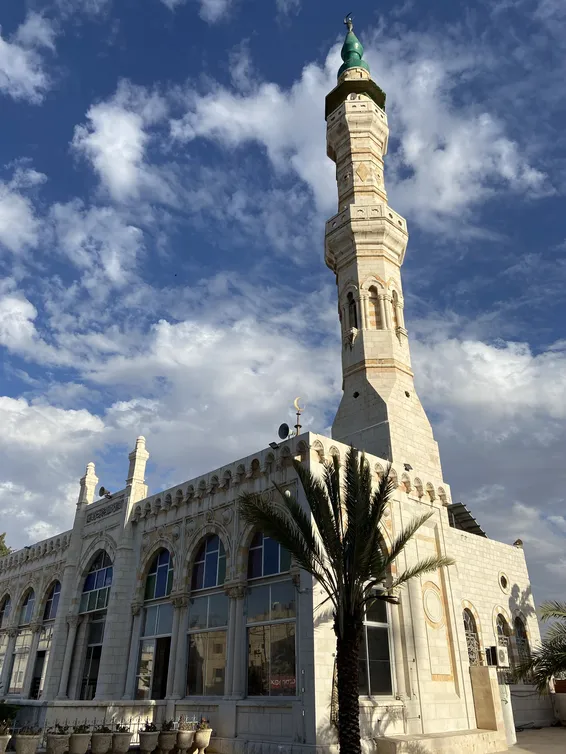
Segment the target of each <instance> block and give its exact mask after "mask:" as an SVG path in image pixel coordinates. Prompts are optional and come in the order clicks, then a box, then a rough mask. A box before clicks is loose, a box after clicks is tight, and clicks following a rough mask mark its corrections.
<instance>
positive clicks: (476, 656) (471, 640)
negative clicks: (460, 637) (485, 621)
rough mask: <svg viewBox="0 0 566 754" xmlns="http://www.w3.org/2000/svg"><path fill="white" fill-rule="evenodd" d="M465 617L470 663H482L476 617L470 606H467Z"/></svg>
mask: <svg viewBox="0 0 566 754" xmlns="http://www.w3.org/2000/svg"><path fill="white" fill-rule="evenodd" d="M463 618H464V631H465V633H466V644H467V646H468V660H469V662H470V665H481V664H482V663H481V654H480V640H479V636H478V629H477V626H476V619H475V618H474V616H473V614H472V611H471V610H469V609H468V608H465V610H464V614H463Z"/></svg>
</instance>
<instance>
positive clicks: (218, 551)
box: [191, 534, 226, 589]
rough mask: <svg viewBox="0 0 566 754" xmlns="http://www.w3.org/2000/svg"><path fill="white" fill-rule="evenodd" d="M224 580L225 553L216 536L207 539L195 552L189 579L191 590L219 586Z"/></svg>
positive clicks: (212, 535)
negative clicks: (191, 573)
mask: <svg viewBox="0 0 566 754" xmlns="http://www.w3.org/2000/svg"><path fill="white" fill-rule="evenodd" d="M225 580H226V553H225V552H224V545H223V544H222V540H221V539H220V537H219V536H217V535H216V534H211V535H210V536H209V537H207V538H206V539H205V540H204V542H203V543H202V545H201V546H200V547H199V550H198V552H197V555H196V558H195V563H194V566H193V575H192V579H191V588H192V589H209V588H211V587H213V586H221V585H222V584H223V583H224V581H225Z"/></svg>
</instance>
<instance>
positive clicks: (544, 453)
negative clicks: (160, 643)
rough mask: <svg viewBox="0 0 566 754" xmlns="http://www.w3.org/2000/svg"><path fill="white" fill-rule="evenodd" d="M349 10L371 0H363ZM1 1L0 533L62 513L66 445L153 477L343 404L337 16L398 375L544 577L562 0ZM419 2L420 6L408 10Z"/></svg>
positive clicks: (321, 426)
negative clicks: (348, 1)
mask: <svg viewBox="0 0 566 754" xmlns="http://www.w3.org/2000/svg"><path fill="white" fill-rule="evenodd" d="M372 5H373V4H372ZM359 6H360V7H358V8H356V7H351V8H344V7H341V6H340V5H339V4H338V3H336V2H334V0H327V2H324V3H322V2H314V1H311V2H308V1H307V0H262V2H259V1H257V0H256V2H252V1H251V0H185V2H183V0H176V1H175V0H168V1H167V2H165V0H143V1H140V0H54V1H53V2H43V1H40V0H37V2H28V3H27V4H25V3H22V2H20V1H18V2H17V1H16V0H5V1H4V2H3V3H2V8H1V10H0V25H1V38H0V369H1V371H0V374H1V379H2V382H1V386H0V426H1V427H2V432H1V433H0V511H1V514H0V515H1V519H0V530H4V529H6V531H7V540H8V542H9V544H11V545H12V546H15V547H19V546H22V545H24V544H27V543H28V542H31V541H34V540H37V539H40V538H43V537H46V536H50V535H52V534H54V533H56V532H57V531H59V530H61V529H62V528H66V527H68V526H69V525H70V523H71V521H72V516H73V513H74V502H75V500H76V495H77V490H78V488H77V480H78V478H79V477H80V476H81V474H82V473H83V472H84V467H85V465H86V463H87V461H89V460H94V461H95V462H96V464H97V473H98V475H99V477H100V480H101V483H102V484H104V485H105V486H107V487H110V488H111V489H112V488H114V489H116V488H118V487H122V486H123V480H124V478H125V475H126V471H127V452H128V451H129V450H130V449H131V448H132V447H133V444H134V440H135V437H136V436H137V435H138V434H144V435H146V437H147V443H148V449H149V450H150V452H151V461H150V467H149V475H148V477H149V478H148V481H149V484H150V488H151V489H152V490H157V489H159V488H161V487H165V486H169V485H172V484H173V483H175V482H180V481H182V480H185V479H188V478H191V477H192V476H195V475H197V474H199V473H202V472H205V471H207V470H209V469H212V468H215V467H217V466H220V465H222V464H223V463H225V462H228V461H230V460H233V459H235V458H238V457H241V456H243V455H246V454H248V453H251V452H253V451H254V450H257V449H259V448H261V447H265V446H266V445H267V443H268V442H269V441H270V440H271V439H272V437H273V435H274V432H275V429H276V427H277V426H278V424H279V423H280V422H281V421H283V420H286V419H288V418H292V413H291V411H292V409H291V406H292V400H293V398H294V397H295V396H296V395H301V396H302V397H303V400H304V401H305V402H306V403H307V406H308V409H307V412H306V413H305V424H306V426H307V427H308V428H309V429H312V430H313V431H321V432H327V431H328V427H329V426H330V424H331V422H332V418H333V414H334V412H335V410H336V407H337V404H338V401H339V398H340V347H339V343H338V326H337V316H336V301H335V286H334V280H333V277H332V274H331V273H330V272H329V271H328V270H327V268H326V267H325V265H324V261H323V228H324V221H325V219H327V218H328V217H330V216H332V215H333V214H334V212H335V209H336V187H335V182H334V170H333V164H332V163H331V162H330V161H329V160H328V159H327V157H326V154H325V151H326V150H325V122H324V97H325V95H326V94H327V93H328V91H329V90H330V89H331V88H332V87H333V86H334V84H335V77H336V71H337V69H338V66H339V49H340V45H341V40H342V38H343V33H344V28H343V26H342V18H343V16H344V12H345V11H346V10H352V12H353V14H354V18H355V28H356V32H357V33H358V35H359V36H360V38H361V39H362V41H363V43H364V45H365V46H366V57H367V59H368V61H369V63H370V65H371V69H372V74H373V76H374V78H375V80H376V81H377V82H378V84H379V85H380V86H382V88H383V89H385V91H386V92H387V110H388V116H389V125H390V129H391V139H390V146H389V154H388V157H387V159H386V172H385V178H386V185H387V189H388V193H389V200H390V203H391V206H392V207H393V208H394V209H396V210H397V211H399V212H400V213H401V214H403V215H404V216H405V217H406V218H407V221H408V226H409V232H410V242H409V247H408V251H407V255H406V260H405V264H404V267H403V274H404V292H405V302H406V309H405V312H406V321H407V326H408V328H409V333H410V338H411V344H412V354H413V361H414V368H415V372H416V384H417V388H418V390H419V394H420V396H421V399H422V401H423V403H424V405H425V407H426V409H427V411H428V413H429V416H430V417H431V419H432V421H433V424H434V428H435V434H436V437H437V439H438V441H439V444H440V449H441V458H442V462H443V468H444V474H445V478H446V480H447V481H448V482H449V483H450V484H451V486H452V491H453V497H454V499H455V500H462V501H464V502H466V504H468V506H469V507H470V508H471V509H472V510H473V512H474V513H475V515H476V517H477V518H478V520H479V521H480V523H481V524H482V526H483V527H484V528H485V529H486V530H487V531H488V533H489V534H490V536H493V537H496V538H499V539H502V540H504V541H508V542H513V541H514V540H515V539H516V538H517V537H521V538H522V539H523V540H524V541H525V549H526V552H527V556H528V559H529V563H530V566H531V572H532V577H533V585H534V590H535V596H536V597H537V598H539V599H540V598H542V597H554V598H560V597H562V598H563V596H564V578H563V573H564V568H565V566H566V558H565V556H564V544H565V542H564V538H565V535H566V518H565V517H564V489H565V483H566V479H565V476H566V475H565V473H564V461H563V457H564V451H563V449H564V444H565V440H566V431H565V428H564V419H565V417H566V376H565V375H566V369H565V368H566V339H565V338H564V319H565V318H564V300H565V294H564V288H565V283H566V265H565V253H566V213H565V212H564V194H565V188H566V183H565V176H566V149H565V142H566V136H565V135H564V134H565V133H566V130H565V129H564V124H565V120H566V113H565V105H564V97H563V81H564V79H565V73H566V56H565V55H566V34H565V33H564V28H565V26H564V21H565V20H566V11H565V9H564V5H563V3H561V2H559V0H515V1H514V2H510V1H507V0H501V1H500V2H489V3H488V2H480V1H479V0H476V2H471V3H468V4H467V5H466V6H465V7H464V6H463V5H462V4H455V3H447V2H440V1H438V2H433V3H427V4H423V3H417V2H412V1H411V0H408V1H407V2H398V3H390V2H383V3H380V4H376V5H375V6H374V7H372V9H371V10H370V9H368V7H367V6H368V4H366V3H364V4H362V3H360V4H359ZM423 6H425V7H423Z"/></svg>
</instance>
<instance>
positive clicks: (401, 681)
mask: <svg viewBox="0 0 566 754" xmlns="http://www.w3.org/2000/svg"><path fill="white" fill-rule="evenodd" d="M400 610H402V607H401V601H399V604H398V605H397V606H395V605H392V606H391V609H390V615H391V633H392V634H393V651H394V652H395V689H396V692H397V696H398V697H399V698H400V699H403V700H405V699H407V683H406V678H405V652H404V647H403V640H402V637H401V620H400V615H399V611H400Z"/></svg>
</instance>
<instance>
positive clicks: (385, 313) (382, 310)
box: [379, 293, 391, 330]
mask: <svg viewBox="0 0 566 754" xmlns="http://www.w3.org/2000/svg"><path fill="white" fill-rule="evenodd" d="M379 315H380V318H381V327H382V328H383V329H384V330H390V329H391V317H390V316H389V308H388V306H387V304H386V298H385V293H380V294H379Z"/></svg>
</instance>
